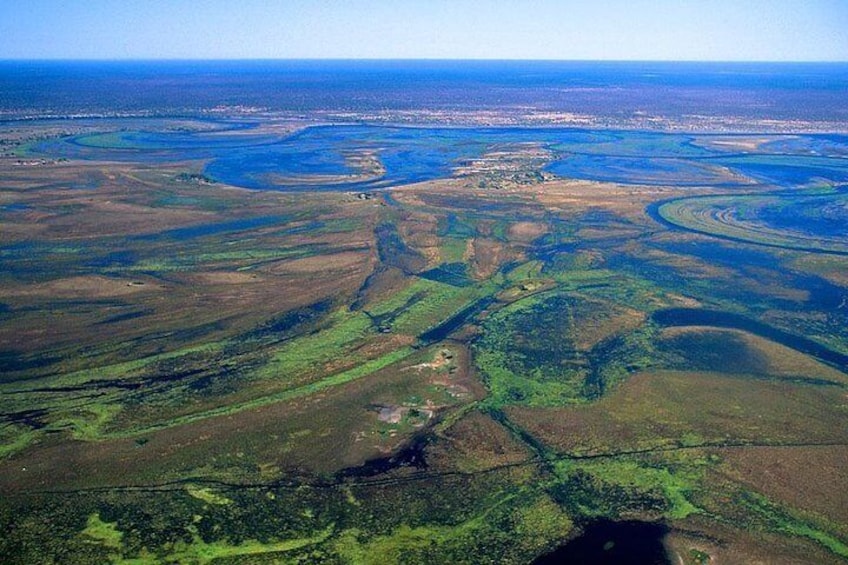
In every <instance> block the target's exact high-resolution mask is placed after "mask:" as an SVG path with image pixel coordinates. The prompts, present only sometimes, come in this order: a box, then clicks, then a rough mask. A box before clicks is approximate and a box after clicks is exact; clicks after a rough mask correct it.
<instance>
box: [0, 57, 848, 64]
mask: <svg viewBox="0 0 848 565" xmlns="http://www.w3.org/2000/svg"><path fill="white" fill-rule="evenodd" d="M48 62H51V63H52V62H55V63H75V62H79V63H133V62H137V63H154V62H161V63H168V62H174V63H186V62H209V63H212V62H216V63H224V62H350V63H356V62H372V63H373V62H409V63H418V62H444V63H447V62H456V63H462V62H468V63H471V62H473V63H681V64H700V63H704V64H837V65H838V64H848V59H846V60H842V59H792V60H789V59H782V60H775V59H527V58H507V59H504V58H486V57H472V58H457V57H451V58H444V57H398V58H392V57H77V58H67V57H33V58H25V57H11V58H5V57H0V63H48Z"/></svg>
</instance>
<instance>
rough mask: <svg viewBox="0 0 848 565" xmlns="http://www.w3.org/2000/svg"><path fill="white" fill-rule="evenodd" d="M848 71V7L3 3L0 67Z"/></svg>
mask: <svg viewBox="0 0 848 565" xmlns="http://www.w3.org/2000/svg"><path fill="white" fill-rule="evenodd" d="M32 58H48V59H77V58H85V59H175V58H176V59H210V58H211V59H217V58H225V59H233V58H448V59H612V60H714V61H715V60H717V61H848V0H771V1H766V0H677V1H671V0H583V1H572V0H559V1H557V0H523V1H520V0H515V1H509V2H508V1H501V0H491V1H482V0H477V1H474V0H429V1H425V0H417V1H403V0H382V1H379V0H312V1H308V0H287V1H277V2H273V1H269V0H265V1H258V0H205V1H204V0H192V1H189V0H170V1H166V0H0V59H32Z"/></svg>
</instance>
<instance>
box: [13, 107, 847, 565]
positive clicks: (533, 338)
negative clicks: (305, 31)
mask: <svg viewBox="0 0 848 565" xmlns="http://www.w3.org/2000/svg"><path fill="white" fill-rule="evenodd" d="M60 126H61V127H58V128H57V125H56V124H55V123H53V122H51V123H41V122H39V121H37V120H36V121H33V122H8V123H4V124H3V127H2V131H0V135H2V136H3V138H4V144H5V145H8V146H11V147H13V151H10V152H9V153H8V154H6V155H5V156H3V157H0V236H1V237H0V241H2V245H0V264H2V266H3V268H2V270H0V288H2V299H0V321H2V324H0V394H2V405H0V440H2V447H0V457H2V458H0V492H2V502H1V503H0V524H2V528H3V532H4V533H3V534H2V537H0V554H2V555H4V556H5V559H7V560H8V562H10V563H15V562H17V563H35V562H55V563H69V562H73V563H78V564H82V563H104V562H114V563H148V562H150V563H178V562H179V563H209V562H214V563H222V564H223V563H262V562H269V563H272V562H273V563H277V562H282V563H307V562H325V563H395V562H397V563H425V562H426V563H434V562H440V563H478V562H510V563H530V562H533V561H534V560H535V559H539V561H538V562H539V563H547V562H556V561H555V560H556V559H567V558H583V559H588V560H589V561H588V562H592V561H591V559H593V557H591V556H592V555H594V554H593V553H592V551H595V552H597V548H593V546H592V544H598V543H600V544H601V546H602V550H609V549H611V548H612V546H610V547H609V548H606V549H604V548H603V546H604V544H609V543H613V542H611V541H610V540H611V539H612V540H616V539H618V540H620V544H621V547H624V548H629V547H631V546H630V545H628V544H630V543H632V542H634V540H636V539H641V540H642V543H641V544H636V545H634V546H632V547H633V548H635V549H632V551H634V552H636V555H643V556H644V558H645V559H646V560H647V559H650V560H652V561H650V562H661V563H662V562H664V563H687V564H700V565H703V564H706V563H740V562H764V563H765V562H767V563H840V562H845V561H846V560H848V515H846V512H845V508H848V499H846V494H845V493H846V492H848V474H846V473H845V471H844V469H845V468H846V465H848V426H846V422H848V278H846V273H848V232H846V226H848V201H846V194H848V193H846V185H845V182H846V180H848V167H846V166H845V159H844V157H845V155H846V154H848V137H846V136H839V135H831V134H828V135H824V134H794V135H791V136H789V135H786V134H777V133H762V132H756V133H739V134H735V135H730V134H726V133H721V134H706V133H692V134H684V133H667V132H666V133H664V132H658V131H641V130H639V131H637V130H610V129H579V128H562V127H557V128H551V127H548V128H543V127H500V128H499V127H461V128H446V127H431V126H426V127H400V126H397V125H386V126H383V125H374V124H371V125H362V124H344V125H327V124H318V123H316V124H314V125H310V124H304V123H301V122H294V121H292V120H288V119H273V118H268V117H265V118H256V117H251V116H238V115H234V116H232V117H229V118H227V119H218V118H215V119H211V118H203V119H201V118H180V119H176V118H149V119H142V118H132V119H129V118H128V119H119V118H109V119H100V120H88V121H86V120H76V121H70V120H68V122H67V123H64V124H60ZM569 544H570V545H569ZM613 545H614V544H613ZM622 551H623V550H622ZM628 551H630V550H628ZM641 551H644V552H645V553H644V554H640V553H639V552H641ZM614 555H615V553H614V552H613V553H610V554H607V556H608V557H610V556H613V557H614ZM574 556H578V557H574ZM580 556H583V557H580ZM587 556H588V557H587ZM546 559H547V561H546ZM646 562H648V561H646Z"/></svg>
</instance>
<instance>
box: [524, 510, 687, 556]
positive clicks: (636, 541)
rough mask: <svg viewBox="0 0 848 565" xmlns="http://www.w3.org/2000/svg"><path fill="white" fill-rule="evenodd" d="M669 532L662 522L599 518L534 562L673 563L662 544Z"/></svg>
mask: <svg viewBox="0 0 848 565" xmlns="http://www.w3.org/2000/svg"><path fill="white" fill-rule="evenodd" d="M667 533H668V527H667V526H665V525H664V524H660V523H652V522H638V521H626V522H613V521H611V520H599V521H597V522H593V523H591V524H589V525H588V526H586V527H585V528H584V530H583V534H582V535H581V536H580V537H578V538H575V539H573V540H571V541H570V542H568V543H566V544H565V545H563V546H561V547H559V548H558V549H556V550H554V551H553V552H551V553H548V554H547V555H543V556H541V557H539V558H538V559H536V560H535V561H534V562H533V565H560V564H563V565H565V564H568V565H671V560H670V559H669V557H668V554H667V552H666V549H665V547H664V546H663V538H664V537H665V536H666V534H667Z"/></svg>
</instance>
